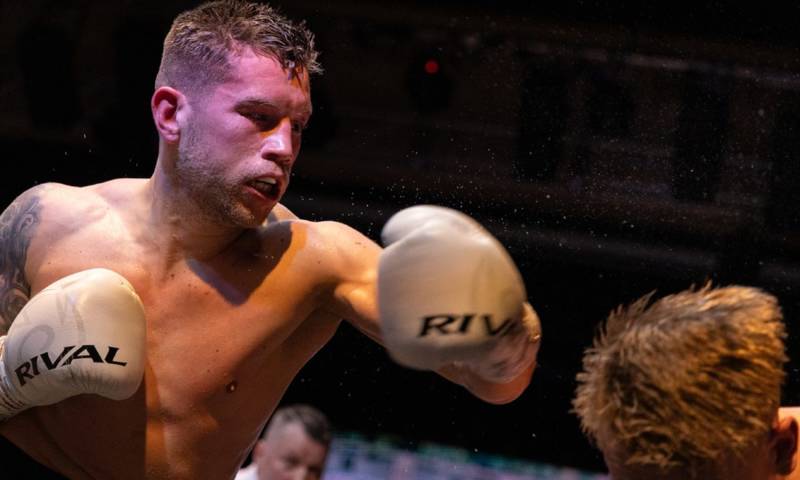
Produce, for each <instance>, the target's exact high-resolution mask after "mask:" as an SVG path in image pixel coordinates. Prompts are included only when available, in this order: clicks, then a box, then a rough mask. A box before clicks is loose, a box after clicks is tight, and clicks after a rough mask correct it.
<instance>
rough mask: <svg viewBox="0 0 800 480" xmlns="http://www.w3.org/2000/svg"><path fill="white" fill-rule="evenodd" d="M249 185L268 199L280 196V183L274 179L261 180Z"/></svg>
mask: <svg viewBox="0 0 800 480" xmlns="http://www.w3.org/2000/svg"><path fill="white" fill-rule="evenodd" d="M247 185H248V186H250V187H251V188H253V189H254V190H255V191H257V192H258V193H260V194H261V195H263V196H265V197H267V198H275V197H276V196H277V195H278V182H277V181H276V180H275V179H274V178H259V179H258V180H253V181H252V182H249V183H248V184H247Z"/></svg>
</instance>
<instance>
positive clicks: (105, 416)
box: [0, 1, 539, 480]
mask: <svg viewBox="0 0 800 480" xmlns="http://www.w3.org/2000/svg"><path fill="white" fill-rule="evenodd" d="M318 70H319V66H318V65H317V62H316V52H315V51H314V48H313V38H312V36H311V34H310V33H309V32H308V31H307V30H306V29H305V28H304V26H303V25H302V24H300V25H298V24H294V23H292V22H290V21H288V20H286V19H285V18H283V17H281V16H279V15H277V14H276V13H275V12H274V11H272V10H271V9H270V8H269V7H267V6H264V5H260V6H259V5H257V4H248V3H241V2H239V1H235V2H234V1H226V2H213V3H210V4H205V5H202V6H200V7H197V8H195V9H194V10H191V11H189V12H186V13H184V14H181V15H180V16H178V17H177V18H176V20H175V22H174V23H173V26H172V29H171V30H170V32H169V34H168V35H167V37H166V40H165V47H164V52H163V55H162V62H161V67H160V70H159V72H158V76H157V79H156V89H155V92H154V94H153V96H152V100H151V109H152V113H153V118H154V122H155V126H156V129H157V131H158V134H159V154H158V159H157V162H156V166H155V170H154V173H153V175H152V177H150V178H149V179H116V180H112V181H109V182H106V183H102V184H97V185H91V186H87V187H82V188H76V187H71V186H65V185H59V184H44V185H40V186H37V187H34V188H32V189H30V190H28V191H26V192H24V193H22V194H21V195H20V196H19V197H18V198H17V199H16V200H15V201H14V202H13V203H12V204H11V205H10V206H9V207H8V208H7V209H6V211H5V212H4V213H3V215H2V217H0V242H1V243H0V248H1V249H2V252H1V255H0V262H2V263H0V308H2V311H0V326H1V327H2V332H3V333H5V332H6V331H7V332H8V334H7V336H5V337H3V345H2V348H3V352H2V365H0V372H2V374H0V417H2V418H5V421H3V422H2V423H0V435H2V437H4V438H5V439H7V441H6V447H9V448H8V449H9V450H11V449H13V448H19V449H20V450H21V452H24V455H27V456H28V457H30V459H31V460H32V461H35V462H36V463H38V464H40V465H41V466H42V467H43V468H46V469H50V470H52V471H54V472H58V473H60V474H61V475H64V476H66V477H69V478H72V479H91V478H94V479H103V480H105V479H142V478H147V479H166V478H169V479H193V480H197V479H214V480H217V479H223V478H232V477H233V476H234V475H235V473H236V471H237V469H238V467H239V466H240V464H241V463H242V461H243V460H244V458H245V455H246V454H247V452H248V451H249V449H250V447H252V445H253V444H254V442H255V441H256V439H257V436H258V434H259V432H260V431H261V430H262V428H263V426H264V424H265V423H266V421H267V419H268V418H269V416H270V414H271V412H272V411H273V409H274V408H275V406H276V405H277V404H278V402H279V400H280V398H281V396H282V395H283V393H284V391H285V390H286V388H287V386H288V385H289V383H290V382H291V381H292V379H293V378H294V376H295V374H296V373H297V372H298V370H299V369H300V368H301V367H302V366H303V365H304V364H305V363H306V362H307V361H308V360H309V359H310V358H311V357H312V356H313V355H314V353H315V352H317V351H318V350H319V349H320V348H321V347H322V346H323V345H325V343H326V342H327V341H328V340H329V339H330V338H331V336H332V335H333V334H334V332H335V331H336V329H337V326H338V325H339V323H340V321H341V319H346V320H348V321H350V322H351V323H352V324H353V325H354V326H355V327H357V328H358V329H360V330H361V331H362V332H364V333H365V334H366V335H368V336H369V337H371V338H373V339H375V340H377V341H382V342H385V343H386V345H387V347H388V350H389V353H390V354H391V355H392V356H393V357H394V358H395V359H397V360H398V361H400V362H402V363H404V364H406V365H409V366H412V367H416V368H427V369H432V370H437V371H438V372H440V373H441V374H442V375H444V376H445V377H447V378H448V379H450V380H452V381H455V382H457V383H459V384H461V385H463V386H465V387H466V388H467V389H468V390H469V391H471V392H472V393H474V394H475V395H476V396H478V397H479V398H482V399H484V400H486V401H488V402H493V403H504V402H509V401H511V400H513V399H514V398H516V397H517V396H519V395H520V393H521V392H522V391H523V390H524V389H525V388H526V387H527V385H528V384H529V381H530V376H531V374H532V371H533V368H534V365H535V356H536V353H537V350H538V344H539V330H538V319H537V318H536V315H535V312H533V310H532V309H531V308H530V305H528V304H527V303H525V293H524V287H523V286H522V282H521V278H520V276H519V273H518V272H517V271H516V268H515V267H514V265H513V263H512V262H511V261H510V258H509V256H508V254H507V253H506V252H505V250H504V249H503V248H502V247H501V246H499V244H498V243H497V241H496V240H494V239H493V238H492V237H491V236H490V235H488V234H487V233H486V231H485V230H483V229H482V228H481V227H480V226H479V225H477V224H476V223H475V222H474V221H472V220H471V219H470V218H468V217H466V216H464V215H462V214H460V213H458V212H455V211H452V210H447V209H441V208H436V207H426V206H422V207H415V208H412V209H409V210H405V211H403V212H400V213H399V214H398V215H396V216H395V217H394V218H393V219H392V220H391V221H390V222H389V224H387V227H386V228H385V230H384V243H386V244H391V245H390V246H388V247H387V248H386V249H385V250H381V248H380V247H378V246H377V245H376V244H375V243H373V242H372V241H370V240H369V239H367V238H366V237H365V236H363V235H362V234H360V233H358V232H356V231H354V230H352V229H351V228H349V227H347V226H345V225H342V224H339V223H334V222H319V223H316V222H309V221H303V220H300V219H298V218H297V217H295V216H294V215H293V214H292V213H291V212H290V211H289V210H287V209H286V208H285V207H284V206H283V205H281V204H280V203H278V202H279V200H280V198H281V196H282V195H283V193H284V192H285V190H286V187H287V185H288V181H289V175H290V172H291V169H292V166H293V164H294V161H295V159H296V158H297V154H298V151H299V148H300V140H301V133H302V130H303V127H304V126H305V125H306V123H307V122H308V120H309V117H310V115H311V99H310V87H309V74H311V73H314V72H316V71H318ZM379 317H380V318H381V323H380V324H379V322H378V318H379ZM142 372H143V374H142ZM83 393H91V394H92V395H85V394H83ZM12 444H13V445H12ZM12 447H13V448H12ZM6 453H7V452H0V454H2V455H4V456H3V462H4V463H3V465H2V466H0V468H4V467H5V466H6V465H8V460H7V456H5V455H6ZM18 453H19V452H18ZM42 475H43V474H42ZM36 478H44V477H43V476H39V475H37V477H36Z"/></svg>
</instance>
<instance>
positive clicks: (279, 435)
mask: <svg viewBox="0 0 800 480" xmlns="http://www.w3.org/2000/svg"><path fill="white" fill-rule="evenodd" d="M330 442H331V431H330V424H329V423H328V419H327V418H326V417H325V415H324V414H323V413H322V412H320V411H319V410H317V409H315V408H314V407H310V406H308V405H293V406H289V407H284V408H281V409H278V410H277V411H276V412H275V414H274V415H273V416H272V420H270V422H269V425H268V426H267V429H266V430H265V431H264V435H263V437H262V438H261V440H259V441H258V442H257V443H256V446H255V448H254V449H253V462H254V463H255V464H256V466H257V467H256V469H257V471H258V478H259V480H297V479H303V480H316V479H319V478H321V477H322V471H323V469H324V467H325V457H326V456H327V454H328V447H329V446H330Z"/></svg>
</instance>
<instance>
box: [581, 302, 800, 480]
mask: <svg viewBox="0 0 800 480" xmlns="http://www.w3.org/2000/svg"><path fill="white" fill-rule="evenodd" d="M649 303H650V298H649V296H648V297H645V298H643V299H641V300H639V301H637V302H636V303H634V304H633V305H631V306H630V307H628V308H627V309H622V308H620V309H618V310H617V311H615V312H613V313H612V314H611V316H609V318H608V321H607V323H606V324H605V327H604V329H603V330H602V331H601V333H600V334H599V335H598V337H597V339H596V340H595V343H594V346H593V347H592V348H589V349H588V350H587V351H586V353H585V354H584V358H583V366H584V371H583V372H582V373H581V374H579V375H578V381H579V387H578V390H577V395H576V398H575V401H574V404H575V409H576V411H577V413H578V415H579V416H580V418H581V424H582V427H583V429H584V431H585V432H586V433H587V434H588V435H589V436H590V437H591V438H592V439H593V440H594V441H595V442H596V444H597V446H598V447H599V448H600V450H601V451H602V452H603V456H604V458H605V461H606V465H607V466H608V469H609V471H610V472H611V476H612V478H613V479H614V480H634V479H651V480H691V479H703V480H777V479H793V480H794V479H798V478H800V471H798V470H797V469H796V463H797V438H798V419H800V416H799V415H800V408H797V407H779V404H780V398H781V385H782V383H783V380H784V376H785V374H784V370H783V367H784V363H785V362H786V360H787V357H786V353H785V347H784V339H785V337H786V333H785V328H784V324H783V317H782V314H781V311H780V308H779V307H778V302H777V300H776V299H775V297H773V296H772V295H769V294H767V293H765V292H762V291H760V290H758V289H755V288H750V287H726V288H718V289H712V288H710V287H706V288H703V289H701V290H698V291H684V292H680V293H678V294H675V295H670V296H667V297H664V298H662V299H659V300H658V301H656V302H654V303H653V304H652V305H650V306H648V304H649Z"/></svg>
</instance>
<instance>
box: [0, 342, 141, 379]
mask: <svg viewBox="0 0 800 480" xmlns="http://www.w3.org/2000/svg"><path fill="white" fill-rule="evenodd" d="M73 348H75V345H67V346H66V347H64V349H63V350H62V351H61V354H60V355H59V356H58V357H56V359H55V360H50V353H49V352H44V353H42V354H40V355H36V356H35V357H33V358H31V359H30V360H28V361H27V362H25V363H23V364H22V365H20V366H19V367H17V368H15V369H14V372H16V374H17V379H18V380H19V384H20V386H25V383H26V380H25V379H26V378H29V379H33V377H35V376H37V375H39V374H40V373H41V372H39V359H40V358H41V359H42V365H43V366H44V367H46V368H47V369H48V370H53V369H54V368H57V367H66V366H67V365H69V364H70V363H72V362H73V360H81V359H84V358H90V359H91V360H92V362H94V363H108V364H111V365H119V366H121V367H124V366H125V365H127V364H128V362H117V361H114V358H115V357H116V356H117V352H118V351H119V348H117V347H112V346H109V347H108V352H106V356H105V357H101V356H100V352H98V351H97V347H96V346H94V345H81V346H80V347H78V349H77V350H75V351H74V352H72V355H69V356H67V354H68V353H69V352H70V351H72V349H73ZM62 360H63V361H62ZM59 363H60V365H59Z"/></svg>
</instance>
